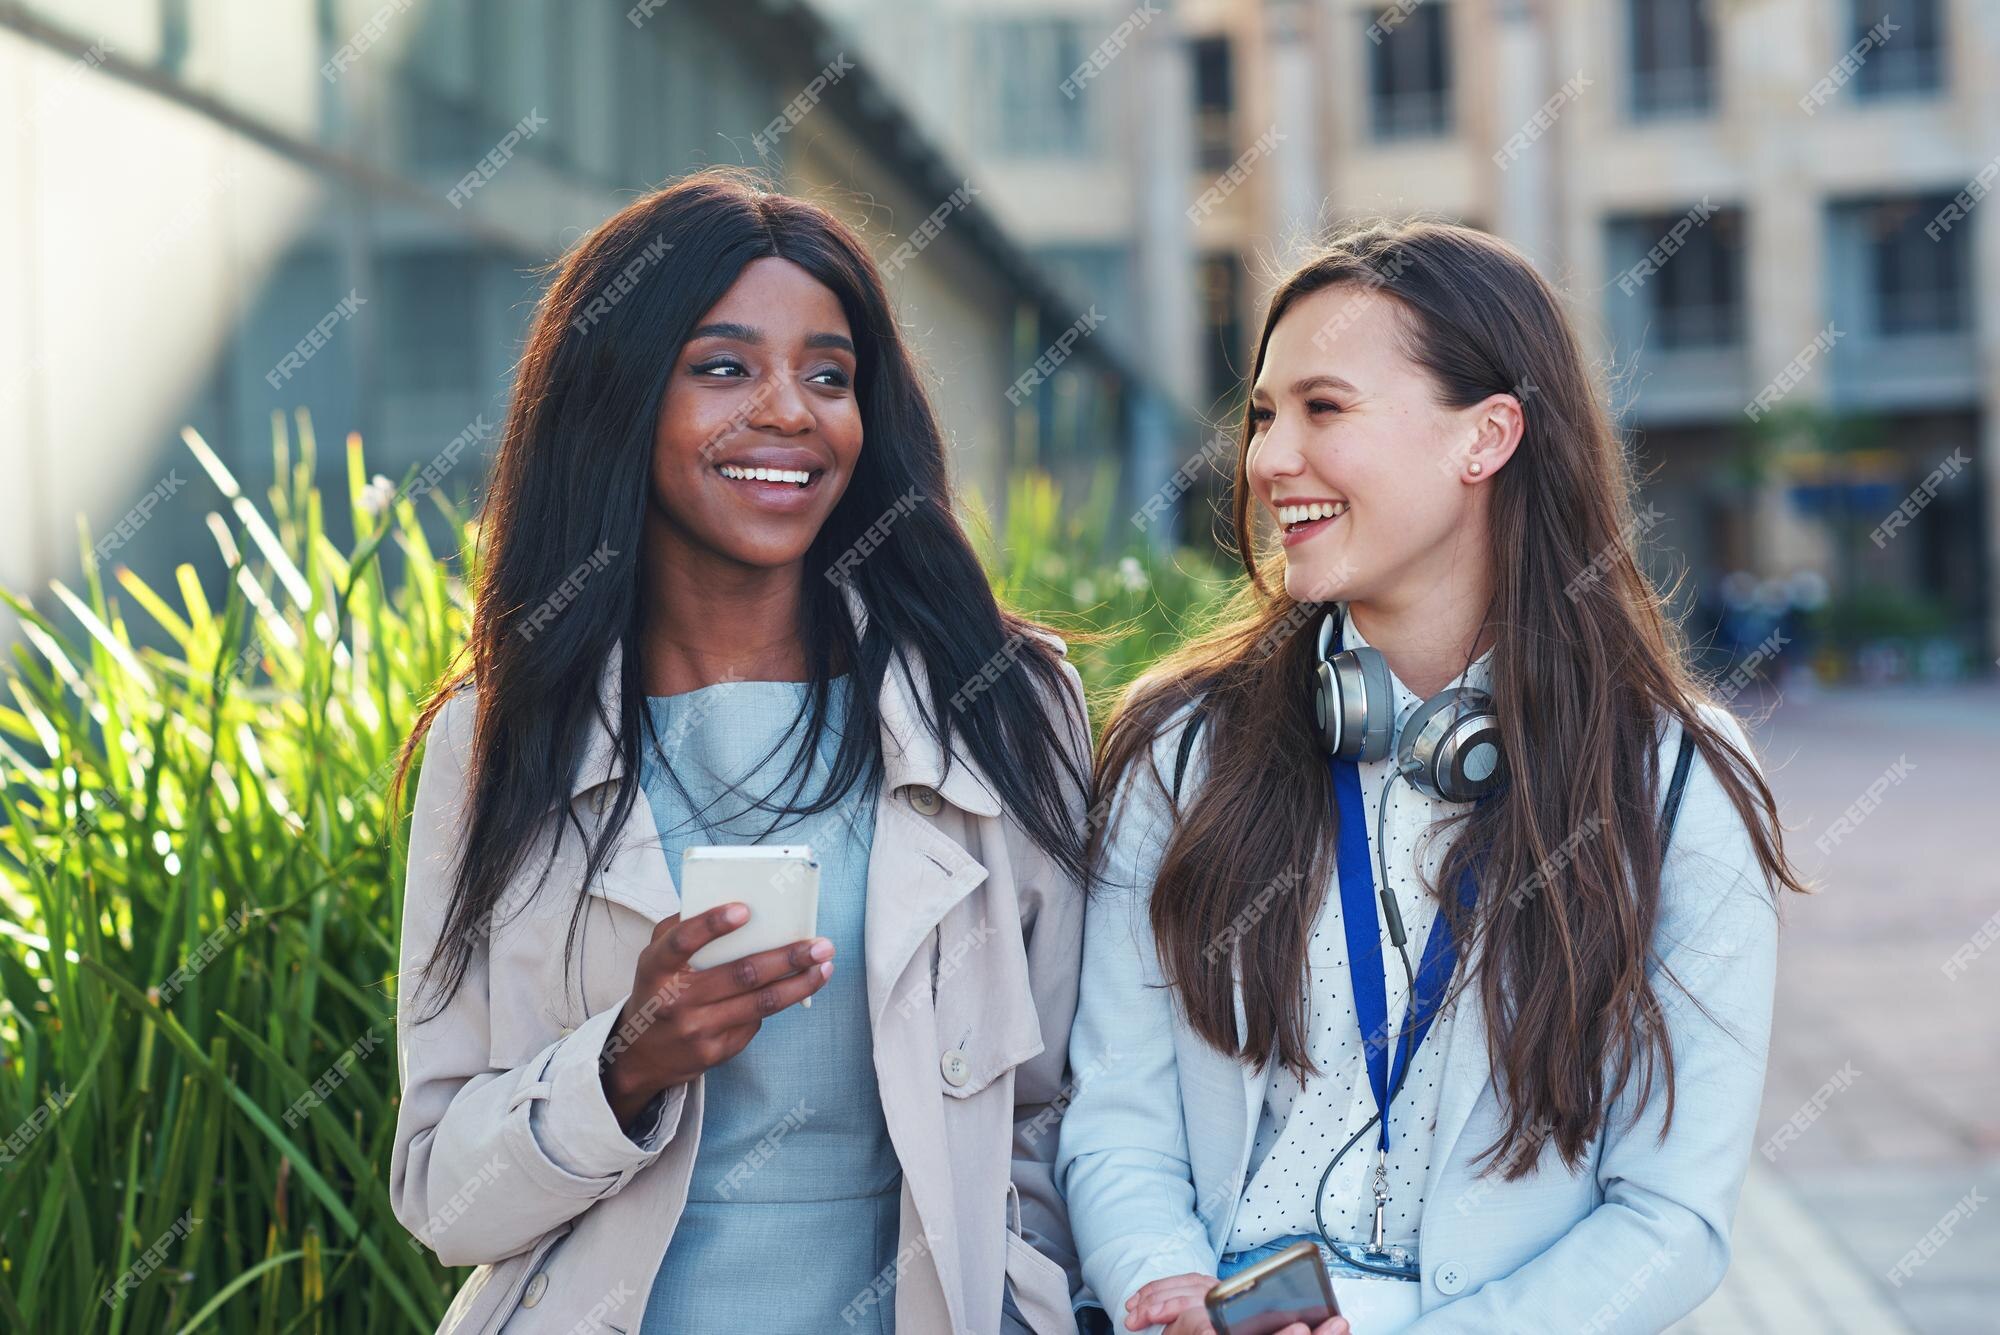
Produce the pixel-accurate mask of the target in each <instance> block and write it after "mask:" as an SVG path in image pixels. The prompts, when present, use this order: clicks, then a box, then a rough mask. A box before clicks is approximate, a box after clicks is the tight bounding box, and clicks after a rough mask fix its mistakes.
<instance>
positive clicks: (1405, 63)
mask: <svg viewBox="0 0 2000 1335" xmlns="http://www.w3.org/2000/svg"><path fill="white" fill-rule="evenodd" d="M1446 8H1447V7H1446V6H1444V5H1441V4H1438V3H1435V0H1433V3H1430V4H1425V5H1420V6H1418V7H1417V8H1415V9H1405V8H1403V7H1402V6H1400V5H1399V6H1396V7H1395V8H1392V9H1390V10H1387V11H1384V12H1383V13H1382V14H1380V15H1371V16H1368V26H1367V28H1366V29H1365V32H1366V34H1367V37H1368V41H1369V42H1370V43H1371V46H1370V49H1369V52H1368V123H1369V128H1370V131H1371V133H1373V135H1374V136H1375V138H1377V139H1413V138H1427V137H1432V136H1436V135H1441V134H1446V133H1448V132H1449V131H1450V129H1451V60H1450V52H1449V51H1448V50H1447V49H1446V40H1445V18H1446Z"/></svg>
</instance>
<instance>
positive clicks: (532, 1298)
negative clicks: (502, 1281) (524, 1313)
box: [521, 1270, 549, 1307]
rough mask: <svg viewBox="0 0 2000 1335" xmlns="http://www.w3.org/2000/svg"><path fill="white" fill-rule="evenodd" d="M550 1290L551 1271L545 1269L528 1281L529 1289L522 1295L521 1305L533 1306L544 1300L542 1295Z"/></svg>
mask: <svg viewBox="0 0 2000 1335" xmlns="http://www.w3.org/2000/svg"><path fill="white" fill-rule="evenodd" d="M548 1291H549V1272H548V1271H546V1270H544V1271H541V1272H540V1273H538V1274H537V1275H536V1276H535V1277H534V1278H533V1279H531V1280H529V1281H528V1288H527V1291H526V1292H525V1293H523V1294H522V1295H521V1306H523V1307H533V1306H534V1305H535V1304H536V1303H538V1302H540V1301H541V1300H542V1295H543V1294H545V1293H547V1292H548Z"/></svg>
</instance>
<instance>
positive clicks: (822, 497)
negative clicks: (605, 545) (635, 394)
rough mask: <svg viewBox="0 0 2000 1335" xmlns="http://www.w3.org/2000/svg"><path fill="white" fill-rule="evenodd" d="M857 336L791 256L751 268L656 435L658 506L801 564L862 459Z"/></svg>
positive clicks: (683, 522) (703, 329) (754, 555)
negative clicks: (856, 380) (856, 379)
mask: <svg viewBox="0 0 2000 1335" xmlns="http://www.w3.org/2000/svg"><path fill="white" fill-rule="evenodd" d="M854 376H855V356H854V342H853V337H852V331H851V330H850V329H849V328H848V325H847V316H846V314H845V313H844V312H843V311H842V310H841V306H840V300H839V298H837V297H836V296H834V294H833V292H832V290H831V289H829V288H827V287H826V286H825V285H824V284H822V283H820V282H819V280H817V279H815V278H814V277H813V276H812V275H811V274H809V273H807V272H806V271H805V270H804V269H802V268H800V267H799V266H798V265H796V264H793V263H792V262H791V261H790V260H782V259H776V258H767V259H760V260H753V261H752V262H751V263H750V264H748V265H746V266H745V267H744V269H743V272H742V274H740V275H739V276H738V277H737V279H736V282H735V284H734V285H732V286H731V287H730V289H729V291H727V292H725V293H724V294H723V296H722V300H720V301H718V302H716V303H715V305H714V306H713V307H712V308H711V309H710V310H709V311H708V312H707V313H706V314H705V315H703V316H702V318H701V320H700V322H699V323H698V324H697V325H696V327H695V330H694V333H693V335H692V336H691V337H690V338H689V339H688V341H687V343H686V345H685V346H684V347H682V348H681V351H680V357H679V359H678V360H677V361H676V362H675V363H674V369H673V373H672V375H671V376H670V377H669V378H668V381H667V390H666V394H665V395H664V396H663V397H662V399H661V401H660V417H659V423H658V426H657V428H656V430H655V432H654V437H653V475H652V482H653V506H654V510H655V512H656V514H658V515H659V516H660V517H661V518H662V519H663V520H664V522H665V523H666V524H667V525H668V526H669V527H670V528H672V529H673V530H674V531H675V533H676V535H677V536H679V537H680V538H682V539H683V540H684V541H686V542H688V543H690V544H692V545H694V546H696V547H699V548H705V549H707V550H710V551H712V552H715V553H716V554H718V555H721V556H723V557H725V558H727V559H729V560H731V561H734V562H736V563H738V564H741V565H746V566H753V567H757V568H760V569H771V568H777V567H782V566H786V565H790V564H792V563H794V562H797V561H799V560H802V559H803V558H804V556H805V554H806V550H807V549H808V548H809V547H810V546H811V545H812V541H813V538H814V536H815V535H817V534H818V532H819V530H820V525H822V524H824V523H825V522H826V518H827V516H828V515H829V514H831V513H832V512H833V507H834V506H835V505H836V504H837V503H838V502H839V500H840V496H841V493H842V492H843V491H845V490H846V489H847V482H848V479H849V478H851V477H852V476H853V475H854V465H855V461H856V460H857V459H859V458H860V456H861V408H860V405H859V404H858V403H857V402H856V401H855V397H854Z"/></svg>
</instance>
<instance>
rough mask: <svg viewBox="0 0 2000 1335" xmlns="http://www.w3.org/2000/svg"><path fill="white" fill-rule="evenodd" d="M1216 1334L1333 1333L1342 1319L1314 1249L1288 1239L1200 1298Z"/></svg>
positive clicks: (1340, 1327) (1343, 1327) (1342, 1324)
mask: <svg viewBox="0 0 2000 1335" xmlns="http://www.w3.org/2000/svg"><path fill="white" fill-rule="evenodd" d="M1203 1306H1205V1307H1206V1308H1207V1309H1208V1317H1209V1320H1210V1321H1211V1322H1212V1323H1213V1324H1214V1327H1215V1333H1216V1335H1300V1333H1301V1332H1308V1333H1309V1335H1336V1332H1344V1331H1345V1330H1346V1327H1347V1323H1346V1322H1345V1321H1343V1320H1341V1319H1340V1304H1339V1303H1338V1302H1336V1301H1334V1297H1333V1281H1332V1280H1330V1279H1328V1278H1327V1274H1326V1266H1325V1264H1324V1263H1323V1262H1322V1261H1321V1260H1320V1255H1319V1248H1317V1247H1315V1246H1314V1245H1313V1244H1312V1243H1310V1242H1298V1243H1294V1244H1293V1245H1291V1246H1290V1247H1287V1248H1285V1250H1283V1251H1281V1252H1279V1253H1278V1254H1277V1255H1275V1256H1270V1257H1266V1258H1265V1259H1264V1260H1262V1261H1259V1262H1257V1264H1255V1265H1253V1266H1248V1267H1246V1268H1244V1269H1242V1270H1240V1271H1238V1272H1237V1273H1236V1274H1234V1275H1231V1276H1230V1277H1229V1278H1228V1279H1225V1280H1223V1281H1221V1282H1220V1283H1218V1284H1217V1285H1216V1286H1215V1287H1214V1288H1212V1289H1210V1290H1209V1291H1208V1296H1207V1297H1206V1298H1205V1299H1204V1300H1203Z"/></svg>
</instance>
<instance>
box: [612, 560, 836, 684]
mask: <svg viewBox="0 0 2000 1335" xmlns="http://www.w3.org/2000/svg"><path fill="white" fill-rule="evenodd" d="M648 564H649V569H648V572H647V573H648V575H649V577H650V578H649V579H648V581H647V598H646V606H645V608H644V609H643V611H642V613H641V616H640V639H641V643H640V646H639V649H640V655H641V659H640V661H641V662H642V663H643V664H644V666H643V668H642V675H643V677H644V680H645V684H646V694H648V695H679V694H682V693H683V692H686V691H692V690H698V689H700V688H701V687H703V686H710V685H713V684H714V683H716V682H719V681H804V680H806V678H807V677H808V675H809V672H808V669H807V665H806V654H805V646H804V644H803V643H802V641H801V640H800V638H799V616H800V611H801V604H802V602H803V598H804V592H803V580H804V569H805V567H804V564H803V563H802V562H801V563H795V564H793V565H790V566H781V567H778V568H776V569H758V568H755V567H750V566H744V565H739V564H737V563H735V562H731V561H724V560H721V559H719V558H717V557H715V556H714V554H713V553H703V552H696V551H690V550H688V549H686V548H685V547H683V546H682V545H681V544H678V543H661V544H656V545H654V546H653V548H652V549H651V552H650V554H649V563H648Z"/></svg>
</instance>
